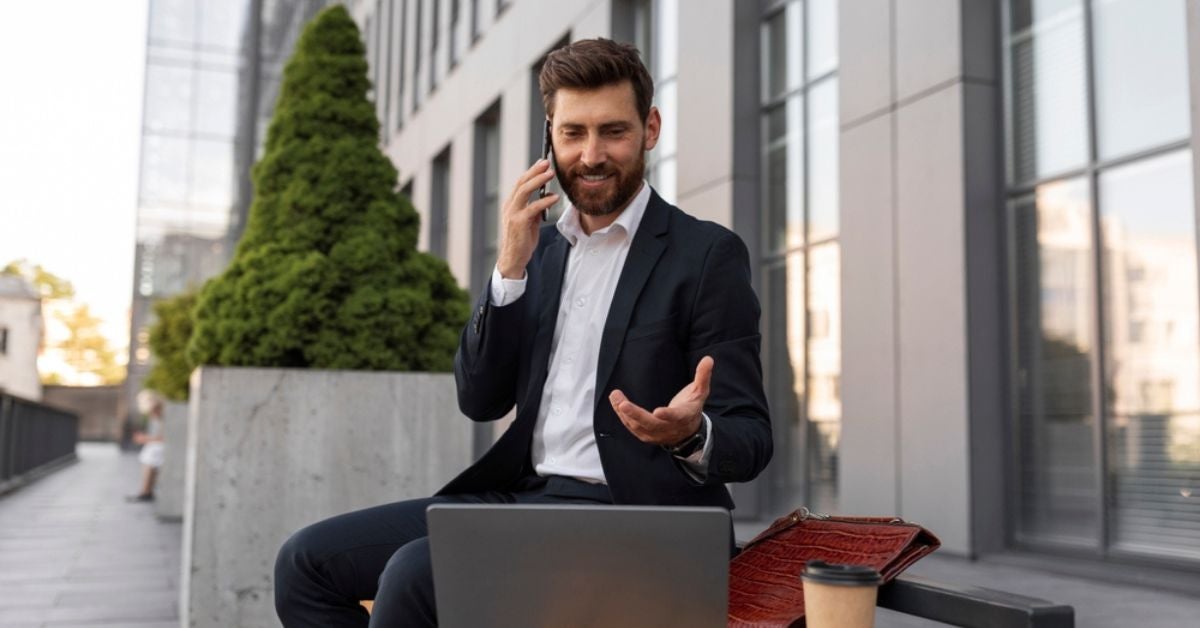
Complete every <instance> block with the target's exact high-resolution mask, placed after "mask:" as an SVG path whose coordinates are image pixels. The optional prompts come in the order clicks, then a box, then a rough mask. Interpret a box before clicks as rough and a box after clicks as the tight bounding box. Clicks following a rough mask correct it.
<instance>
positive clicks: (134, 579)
mask: <svg viewBox="0 0 1200 628" xmlns="http://www.w3.org/2000/svg"><path fill="white" fill-rule="evenodd" d="M78 451H79V458H80V461H79V463H77V464H73V465H71V466H68V467H66V468H64V469H60V470H58V471H55V472H54V473H52V474H50V475H48V476H46V477H44V478H42V479H40V480H37V481H36V482H34V483H33V484H31V485H29V486H26V487H25V488H22V489H19V490H17V491H16V492H14V493H11V494H9V495H7V496H4V497H0V627H3V628H18V627H20V628H24V627H27V626H28V627H42V626H44V627H51V626H53V627H54V628H67V627H68V626H72V627H74V626H78V627H81V628H82V627H84V626H86V627H87V628H118V627H119V628H168V627H169V628H178V626H179V612H178V605H179V604H178V601H179V588H178V583H179V553H180V546H181V542H182V538H181V534H182V528H181V527H180V525H179V524H164V523H161V522H159V521H158V520H157V519H156V518H155V517H154V508H153V506H152V505H150V504H127V503H125V501H124V496H125V495H127V494H130V493H135V492H137V484H138V481H139V473H140V468H139V466H138V462H137V458H136V456H134V455H131V454H121V453H119V452H118V450H117V448H116V446H115V445H104V444H89V443H84V444H81V445H80V446H79V450H78Z"/></svg>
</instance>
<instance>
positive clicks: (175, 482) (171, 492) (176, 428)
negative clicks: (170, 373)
mask: <svg viewBox="0 0 1200 628" xmlns="http://www.w3.org/2000/svg"><path fill="white" fill-rule="evenodd" d="M187 436H188V406H187V404H186V403H178V402H168V403H167V404H166V405H165V406H164V407H163V464H162V467H160V468H159V469H158V482H157V486H155V488H154V495H155V499H154V514H156V515H158V518H159V519H162V520H163V521H179V520H180V519H183V489H184V481H185V479H186V471H187V465H186V464H185V463H186V462H187Z"/></svg>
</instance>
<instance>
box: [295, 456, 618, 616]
mask: <svg viewBox="0 0 1200 628" xmlns="http://www.w3.org/2000/svg"><path fill="white" fill-rule="evenodd" d="M611 501H612V499H611V497H610V496H609V493H608V487H606V486H603V485H593V484H587V483H585V482H580V481H578V480H573V479H570V478H561V477H550V478H540V477H529V478H525V479H524V480H522V481H520V482H518V483H517V485H516V486H514V487H513V489H512V490H511V491H505V492H489V493H480V494H474V495H452V496H443V497H429V498H425V499H413V500H408V501H403V502H396V503H393V504H387V505H384V506H376V507H374V508H367V509H366V510H359V511H356V512H350V513H346V514H344V515H339V516H337V517H333V518H330V519H326V520H324V521H321V522H318V523H315V524H313V525H310V526H308V527H306V528H304V529H302V530H300V531H299V532H297V533H295V534H293V535H292V537H291V538H290V539H288V540H287V542H285V543H284V544H283V547H282V548H280V550H279V556H278V557H277V558H276V560H275V611H276V612H277V613H278V614H279V619H280V620H281V621H282V622H283V625H284V626H285V627H286V628H297V627H300V626H322V627H330V628H331V627H337V626H358V627H361V626H368V625H369V626H377V627H378V626H404V627H408V626H436V625H437V609H436V607H435V604H434V593H433V567H432V563H431V562H430V558H429V538H428V536H429V530H428V527H427V526H426V524H425V508H426V507H428V506H429V505H431V504H454V503H458V504H463V503H467V504H471V503H475V504H564V503H565V504H570V503H587V504H596V503H611ZM360 600H375V606H374V608H373V610H372V612H371V614H370V615H369V616H368V614H367V611H366V610H365V609H364V608H363V607H362V606H361V605H359V601H360Z"/></svg>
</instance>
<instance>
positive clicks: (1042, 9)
mask: <svg viewBox="0 0 1200 628" xmlns="http://www.w3.org/2000/svg"><path fill="white" fill-rule="evenodd" d="M1006 14H1007V24H1008V32H1007V33H1006V38H1005V56H1006V67H1007V72H1006V74H1007V76H1006V99H1007V102H1008V124H1007V132H1008V151H1007V152H1008V181H1009V197H1010V202H1009V204H1008V209H1007V211H1008V224H1009V236H1010V237H1009V242H1010V245H1009V268H1010V272H1009V276H1010V278H1011V282H1012V283H1011V286H1010V288H1011V290H1010V294H1011V295H1012V312H1013V316H1014V320H1013V327H1012V328H1013V330H1014V338H1013V342H1012V349H1013V352H1014V359H1013V364H1014V367H1015V371H1014V373H1013V377H1012V381H1013V386H1012V388H1013V392H1014V395H1015V399H1014V411H1015V425H1016V439H1015V442H1016V443H1017V449H1018V451H1017V456H1018V461H1017V462H1018V464H1017V465H1016V466H1017V468H1018V469H1019V473H1018V477H1016V478H1015V481H1016V483H1017V484H1018V490H1017V491H1016V495H1017V496H1018V502H1019V503H1018V504H1017V506H1018V507H1017V509H1016V510H1017V515H1016V520H1015V522H1014V537H1015V539H1016V541H1017V542H1018V543H1020V544H1034V545H1052V546H1065V547H1076V548H1079V549H1081V550H1083V551H1085V552H1089V553H1093V554H1096V555H1102V556H1141V557H1154V558H1165V559H1168V560H1172V561H1181V560H1182V561H1195V560H1200V497H1198V496H1194V495H1193V491H1194V490H1195V489H1196V487H1197V486H1198V485H1200V315H1198V312H1200V289H1198V284H1197V259H1196V224H1195V199H1194V198H1193V192H1192V189H1193V188H1192V186H1193V181H1192V172H1193V170H1192V153H1191V149H1190V144H1189V139H1190V133H1191V129H1190V126H1191V125H1190V118H1189V112H1188V107H1189V102H1188V100H1189V99H1188V75H1187V67H1186V66H1187V55H1186V49H1187V40H1186V33H1185V26H1184V25H1185V23H1186V22H1185V5H1184V1H1183V0H1162V1H1157V2H1134V1H1132V0H1011V1H1010V2H1009V3H1008V6H1007V11H1006Z"/></svg>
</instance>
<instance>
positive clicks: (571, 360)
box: [567, 356, 575, 364]
mask: <svg viewBox="0 0 1200 628" xmlns="http://www.w3.org/2000/svg"><path fill="white" fill-rule="evenodd" d="M574 361H575V358H573V357H571V356H567V364H570V363H572V362H574Z"/></svg>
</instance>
